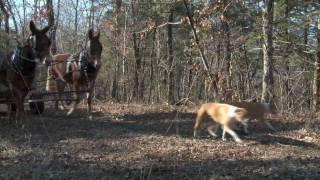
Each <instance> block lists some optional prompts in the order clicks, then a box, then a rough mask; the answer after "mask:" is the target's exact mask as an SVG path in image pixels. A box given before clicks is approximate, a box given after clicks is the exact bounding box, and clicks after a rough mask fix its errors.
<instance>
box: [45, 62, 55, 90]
mask: <svg viewBox="0 0 320 180" xmlns="http://www.w3.org/2000/svg"><path fill="white" fill-rule="evenodd" d="M55 90H56V80H55V79H54V76H53V74H52V69H51V68H50V67H49V68H48V72H47V83H46V91H55Z"/></svg>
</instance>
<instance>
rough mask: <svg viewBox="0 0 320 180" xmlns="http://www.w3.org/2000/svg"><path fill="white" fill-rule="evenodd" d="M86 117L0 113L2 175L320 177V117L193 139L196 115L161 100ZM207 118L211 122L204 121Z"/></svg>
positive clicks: (289, 118) (292, 117)
mask: <svg viewBox="0 0 320 180" xmlns="http://www.w3.org/2000/svg"><path fill="white" fill-rule="evenodd" d="M98 109H99V110H100V111H99V112H96V113H95V119H94V120H91V121H90V120H88V119H87V118H86V113H85V110H84V109H82V110H77V111H76V112H75V113H74V114H73V116H72V117H68V118H67V117H65V113H66V111H58V112H57V111H55V110H54V109H49V110H46V112H45V113H44V114H43V115H41V116H34V115H30V114H28V115H27V117H28V119H25V120H24V121H23V124H24V127H23V128H22V127H21V126H20V125H19V126H17V125H16V124H15V123H10V122H8V120H7V119H6V118H5V117H3V116H2V117H0V120H1V121H0V179H319V178H320V124H319V123H320V116H313V117H312V116H311V115H305V114H299V113H295V114H280V115H279V116H278V117H277V118H274V119H272V120H271V124H273V125H274V127H275V128H276V132H270V131H269V130H268V128H267V127H266V126H265V125H264V124H262V123H259V122H252V123H250V124H249V126H250V131H251V133H250V134H249V135H247V136H244V135H241V136H240V137H241V138H242V139H243V140H244V143H242V144H236V143H235V142H234V141H233V140H232V138H230V137H229V138H228V140H227V141H225V142H224V141H222V140H221V137H219V138H216V139H214V138H212V137H210V136H208V133H207V132H206V128H205V125H204V124H203V125H202V126H201V127H202V128H201V132H200V133H199V134H200V136H199V137H198V138H197V139H194V138H193V137H192V134H193V124H194V119H195V113H194V112H192V111H193V110H189V111H188V110H183V111H182V110H179V109H174V108H169V107H168V106H160V105H138V104H131V105H126V104H112V103H108V104H105V105H103V106H101V108H98ZM207 123H210V121H207Z"/></svg>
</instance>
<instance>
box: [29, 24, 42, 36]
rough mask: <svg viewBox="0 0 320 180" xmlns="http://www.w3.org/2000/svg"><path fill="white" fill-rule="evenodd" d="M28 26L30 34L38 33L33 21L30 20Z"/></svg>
mask: <svg viewBox="0 0 320 180" xmlns="http://www.w3.org/2000/svg"><path fill="white" fill-rule="evenodd" d="M29 28H30V31H31V33H32V35H36V34H38V33H39V32H40V31H39V29H38V28H37V27H36V25H35V24H34V22H33V21H30V23H29Z"/></svg>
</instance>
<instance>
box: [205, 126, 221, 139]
mask: <svg viewBox="0 0 320 180" xmlns="http://www.w3.org/2000/svg"><path fill="white" fill-rule="evenodd" d="M214 126H215V125H211V126H209V127H208V128H207V130H208V132H209V134H210V135H211V136H213V137H217V134H216V133H217V130H218V128H219V125H217V126H216V127H215V131H214V132H213V128H214Z"/></svg>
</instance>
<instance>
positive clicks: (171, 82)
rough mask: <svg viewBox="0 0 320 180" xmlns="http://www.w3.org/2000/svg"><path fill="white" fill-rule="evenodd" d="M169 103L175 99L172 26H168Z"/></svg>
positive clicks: (170, 17) (171, 15) (170, 20)
mask: <svg viewBox="0 0 320 180" xmlns="http://www.w3.org/2000/svg"><path fill="white" fill-rule="evenodd" d="M168 20H169V22H173V10H172V9H171V10H170V15H169V19H168ZM167 43H168V67H169V69H168V99H167V100H168V103H169V104H173V103H174V102H175V99H174V79H173V78H174V77H173V72H174V71H173V68H174V65H173V36H172V25H171V24H168V41H167Z"/></svg>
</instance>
